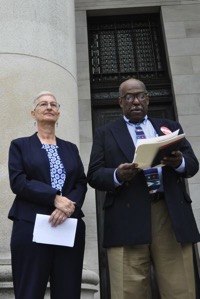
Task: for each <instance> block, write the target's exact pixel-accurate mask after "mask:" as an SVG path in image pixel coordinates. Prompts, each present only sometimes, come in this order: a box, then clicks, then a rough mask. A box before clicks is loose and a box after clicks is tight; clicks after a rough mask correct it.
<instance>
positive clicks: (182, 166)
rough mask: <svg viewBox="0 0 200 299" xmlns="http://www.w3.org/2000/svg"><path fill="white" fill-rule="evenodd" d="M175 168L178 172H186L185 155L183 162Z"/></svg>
mask: <svg viewBox="0 0 200 299" xmlns="http://www.w3.org/2000/svg"><path fill="white" fill-rule="evenodd" d="M175 170H176V171H177V172H178V173H183V172H185V159H184V157H182V163H181V165H180V166H179V167H177V168H175Z"/></svg>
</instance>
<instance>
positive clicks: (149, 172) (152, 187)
mask: <svg viewBox="0 0 200 299" xmlns="http://www.w3.org/2000/svg"><path fill="white" fill-rule="evenodd" d="M135 134H136V138H137V139H145V138H146V136H145V134H144V131H143V130H142V127H141V126H140V123H137V124H135ZM144 174H145V177H146V180H147V185H148V188H149V193H155V192H157V190H158V188H159V187H160V180H159V175H158V169H157V168H149V169H145V170H144Z"/></svg>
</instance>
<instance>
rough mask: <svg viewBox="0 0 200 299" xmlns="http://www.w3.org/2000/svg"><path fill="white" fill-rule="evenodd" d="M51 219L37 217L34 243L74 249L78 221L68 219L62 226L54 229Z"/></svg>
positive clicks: (46, 216)
mask: <svg viewBox="0 0 200 299" xmlns="http://www.w3.org/2000/svg"><path fill="white" fill-rule="evenodd" d="M49 217H50V216H49V215H42V214H37V215H36V219H35V225H34V230H33V242H37V243H43V244H51V245H61V246H68V247H73V246H74V240H75V235H76V227H77V219H75V218H68V219H66V220H65V222H63V223H62V224H60V225H58V226H56V227H54V226H52V225H51V223H50V222H49Z"/></svg>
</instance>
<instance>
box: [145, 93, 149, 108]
mask: <svg viewBox="0 0 200 299" xmlns="http://www.w3.org/2000/svg"><path fill="white" fill-rule="evenodd" d="M146 102H147V106H149V96H148V95H147V98H146Z"/></svg>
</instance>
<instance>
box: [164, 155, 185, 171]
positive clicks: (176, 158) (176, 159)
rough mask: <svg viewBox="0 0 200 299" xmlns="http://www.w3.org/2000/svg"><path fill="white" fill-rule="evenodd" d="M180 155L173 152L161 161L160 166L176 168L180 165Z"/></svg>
mask: <svg viewBox="0 0 200 299" xmlns="http://www.w3.org/2000/svg"><path fill="white" fill-rule="evenodd" d="M182 157H183V155H182V153H181V152H180V151H173V152H172V153H171V155H170V156H168V157H164V158H163V160H162V161H161V163H162V164H164V165H167V166H171V167H173V168H177V167H179V166H180V165H181V163H182Z"/></svg>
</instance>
